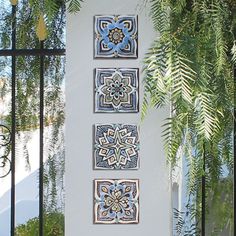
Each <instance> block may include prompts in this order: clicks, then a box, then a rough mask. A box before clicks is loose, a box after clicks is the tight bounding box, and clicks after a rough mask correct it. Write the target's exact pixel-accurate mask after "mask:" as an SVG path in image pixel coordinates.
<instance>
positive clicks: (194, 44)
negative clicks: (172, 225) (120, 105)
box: [142, 0, 236, 235]
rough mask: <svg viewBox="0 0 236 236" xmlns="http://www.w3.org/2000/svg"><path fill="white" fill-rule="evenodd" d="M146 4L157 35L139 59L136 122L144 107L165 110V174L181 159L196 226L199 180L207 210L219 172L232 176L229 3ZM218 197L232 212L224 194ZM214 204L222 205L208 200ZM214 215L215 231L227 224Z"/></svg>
mask: <svg viewBox="0 0 236 236" xmlns="http://www.w3.org/2000/svg"><path fill="white" fill-rule="evenodd" d="M150 4H151V17H152V20H153V23H154V26H155V29H156V31H157V32H159V34H160V35H159V37H157V39H156V41H155V42H154V44H153V46H152V48H151V49H150V50H149V53H148V54H147V57H146V59H145V67H144V74H145V79H144V85H145V96H144V102H143V108H142V117H143V118H144V117H145V115H146V114H147V113H148V108H149V107H155V108H159V107H162V106H166V105H171V107H172V116H171V117H170V118H169V119H167V122H166V124H165V125H164V127H165V129H164V131H163V136H164V141H165V149H166V153H167V159H168V161H169V162H170V163H171V166H172V167H173V169H174V168H175V166H176V165H177V163H178V160H179V158H183V159H184V160H185V161H186V164H187V166H188V175H187V185H188V196H186V198H187V199H190V200H189V202H188V204H187V205H188V210H189V212H188V213H189V215H190V214H193V215H191V217H193V218H195V222H196V224H197V222H199V219H200V218H199V213H200V212H199V211H200V209H201V191H200V189H201V178H202V176H205V177H206V181H207V183H206V186H207V204H208V203H209V204H212V202H211V199H212V196H214V193H215V194H217V193H219V185H220V186H221V185H222V181H223V180H224V179H225V177H224V176H225V173H228V178H230V177H232V175H233V119H234V117H233V111H234V66H235V58H236V50H235V36H236V3H235V1H232V0H204V1H203V0H191V1H187V0H180V1H175V0H150ZM180 150H181V152H180ZM179 153H181V154H182V155H181V156H180V155H179ZM204 162H205V168H204V166H203V163H204ZM231 182H232V181H231ZM227 186H228V187H229V188H230V187H232V184H231V185H230V184H229V185H227ZM226 192H227V190H226ZM225 197H226V198H225V199H226V200H227V199H228V200H227V201H228V204H229V206H232V205H230V204H232V194H231V198H230V197H228V196H225ZM215 199H221V200H222V198H218V197H216V195H215ZM218 203H219V202H218ZM219 207H220V206H219ZM190 208H191V209H190ZM194 209H195V211H194ZM207 209H208V212H209V211H210V208H207ZM221 217H222V218H221V221H222V222H225V221H224V219H227V220H226V221H227V224H226V223H225V224H224V225H221V230H222V228H223V227H228V226H229V225H231V226H232V224H233V223H232V219H233V216H232V207H231V210H230V212H228V213H227V214H225V212H224V214H223V211H222V214H221ZM193 218H192V219H193ZM182 223H183V221H182ZM227 225H228V226H227ZM198 226H199V225H198ZM218 226H219V225H218ZM218 226H216V227H215V228H214V229H213V231H212V232H214V230H215V231H217V230H219V229H218V228H217V227H218ZM199 228H200V226H199ZM216 228H217V229H216ZM228 228H230V227H228ZM231 228H232V227H231ZM179 232H180V231H179ZM185 233H186V232H185ZM179 235H182V234H179ZM191 235H192V234H191Z"/></svg>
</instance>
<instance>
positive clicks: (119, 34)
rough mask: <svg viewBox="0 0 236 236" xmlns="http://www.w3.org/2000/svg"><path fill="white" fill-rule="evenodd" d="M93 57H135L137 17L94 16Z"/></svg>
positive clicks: (136, 53)
mask: <svg viewBox="0 0 236 236" xmlns="http://www.w3.org/2000/svg"><path fill="white" fill-rule="evenodd" d="M94 31H95V32H94V37H95V39H94V44H95V45H94V57H95V58H137V57H138V17H137V16H135V15H97V16H95V17H94Z"/></svg>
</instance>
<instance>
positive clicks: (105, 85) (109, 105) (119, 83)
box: [95, 68, 139, 112]
mask: <svg viewBox="0 0 236 236" xmlns="http://www.w3.org/2000/svg"><path fill="white" fill-rule="evenodd" d="M138 77H139V70H138V69H133V68H120V69H96V70H95V112H138V106H139V94H138V87H139V79H138Z"/></svg>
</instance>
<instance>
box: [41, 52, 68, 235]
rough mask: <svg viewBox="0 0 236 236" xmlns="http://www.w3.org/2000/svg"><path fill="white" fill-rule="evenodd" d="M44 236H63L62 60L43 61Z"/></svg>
mask: <svg viewBox="0 0 236 236" xmlns="http://www.w3.org/2000/svg"><path fill="white" fill-rule="evenodd" d="M45 64H46V68H45V69H46V70H45V128H44V131H45V156H44V158H45V159H44V163H45V164H44V198H45V206H44V211H45V224H44V231H45V235H48V234H49V232H51V231H53V232H54V234H55V235H57V236H63V235H64V207H65V199H64V196H65V189H64V188H65V186H64V174H65V169H64V168H65V145H64V119H65V114H64V106H65V91H64V89H65V78H64V75H65V71H64V69H65V68H64V67H65V57H59V56H56V57H46V58H45Z"/></svg>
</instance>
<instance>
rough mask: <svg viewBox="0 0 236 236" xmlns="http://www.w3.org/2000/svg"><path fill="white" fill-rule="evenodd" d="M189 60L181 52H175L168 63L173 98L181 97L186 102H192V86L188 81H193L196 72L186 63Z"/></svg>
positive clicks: (188, 62)
mask: <svg viewBox="0 0 236 236" xmlns="http://www.w3.org/2000/svg"><path fill="white" fill-rule="evenodd" d="M190 63H191V61H189V60H188V59H187V58H186V57H185V56H184V55H183V54H181V53H178V52H175V53H174V54H173V58H172V61H171V62H170V63H169V67H170V71H171V78H172V81H173V82H172V89H171V90H172V94H173V99H176V98H177V97H182V98H183V99H184V100H185V101H186V102H188V103H190V104H191V103H192V94H193V91H192V87H191V86H190V82H193V81H195V79H196V75H197V73H196V72H195V71H194V70H193V69H192V68H191V67H190V66H189V65H188V64H190Z"/></svg>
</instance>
